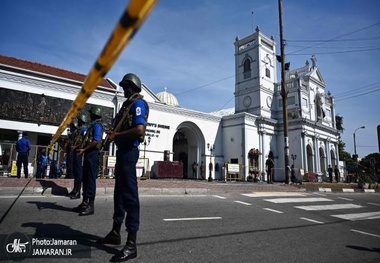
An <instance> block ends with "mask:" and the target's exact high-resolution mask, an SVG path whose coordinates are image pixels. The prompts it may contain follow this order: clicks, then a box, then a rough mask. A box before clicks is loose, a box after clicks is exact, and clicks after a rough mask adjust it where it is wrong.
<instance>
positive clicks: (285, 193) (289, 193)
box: [242, 192, 308, 197]
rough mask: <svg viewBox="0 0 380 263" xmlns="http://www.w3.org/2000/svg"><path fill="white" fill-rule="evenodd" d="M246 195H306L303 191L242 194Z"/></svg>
mask: <svg viewBox="0 0 380 263" xmlns="http://www.w3.org/2000/svg"><path fill="white" fill-rule="evenodd" d="M242 195H244V196H247V197H268V196H307V195H308V194H305V193H292V192H258V193H252V194H242Z"/></svg>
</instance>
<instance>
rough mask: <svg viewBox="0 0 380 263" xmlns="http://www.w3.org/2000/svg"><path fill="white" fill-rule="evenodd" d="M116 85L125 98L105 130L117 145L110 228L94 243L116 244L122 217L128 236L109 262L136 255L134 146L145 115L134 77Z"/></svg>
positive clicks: (139, 138)
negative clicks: (111, 123)
mask: <svg viewBox="0 0 380 263" xmlns="http://www.w3.org/2000/svg"><path fill="white" fill-rule="evenodd" d="M119 85H120V86H121V87H122V88H123V89H124V97H125V98H127V100H126V101H125V102H124V104H123V106H122V108H121V109H120V111H119V113H118V114H117V116H116V119H115V122H114V123H115V127H114V129H113V130H112V131H109V132H107V134H108V138H109V140H110V141H112V140H114V141H115V144H116V146H117V152H116V164H115V189H114V214H113V227H112V230H111V232H109V233H108V234H107V235H106V236H105V237H104V238H101V239H99V240H98V241H97V242H98V243H101V244H114V245H119V244H120V243H121V237H120V228H121V225H122V224H123V221H124V218H125V226H126V230H127V232H128V237H127V242H126V245H125V246H124V248H123V249H122V250H121V251H120V252H119V253H117V254H116V255H115V256H113V257H112V258H111V262H123V261H127V260H129V259H132V258H135V257H136V256H137V248H136V233H137V231H138V230H139V225H140V202H139V195H138V188H137V177H136V163H137V161H138V158H139V149H138V146H139V145H140V143H141V142H143V141H144V136H145V127H146V123H147V120H148V114H149V107H148V104H147V103H146V101H145V100H143V99H142V96H141V95H140V94H139V93H140V92H141V81H140V79H139V77H138V76H136V75H135V74H133V73H128V74H126V75H125V76H124V77H123V80H122V81H121V82H120V83H119ZM125 214H126V216H125Z"/></svg>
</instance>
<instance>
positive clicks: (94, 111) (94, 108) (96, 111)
mask: <svg viewBox="0 0 380 263" xmlns="http://www.w3.org/2000/svg"><path fill="white" fill-rule="evenodd" d="M88 112H90V113H91V114H94V115H96V116H98V117H102V111H101V109H100V107H99V106H96V105H94V106H92V107H91V109H90V110H89V111H88Z"/></svg>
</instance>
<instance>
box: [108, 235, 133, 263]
mask: <svg viewBox="0 0 380 263" xmlns="http://www.w3.org/2000/svg"><path fill="white" fill-rule="evenodd" d="M135 257H137V248H136V233H134V234H131V233H129V234H128V239H127V243H126V244H125V246H124V248H123V249H122V250H121V251H120V252H119V253H117V254H116V255H115V256H113V257H112V258H111V260H110V261H111V262H124V261H127V260H129V259H132V258H135Z"/></svg>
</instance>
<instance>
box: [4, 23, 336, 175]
mask: <svg viewBox="0 0 380 263" xmlns="http://www.w3.org/2000/svg"><path fill="white" fill-rule="evenodd" d="M234 45H235V75H236V83H235V89H234V95H235V107H234V108H233V109H227V110H223V111H220V112H214V113H204V112H200V111H195V110H190V109H185V108H182V107H180V104H179V103H178V100H177V99H176V98H175V97H174V96H173V95H172V94H171V93H169V92H168V91H167V90H166V88H165V91H163V92H160V93H158V94H154V93H153V92H152V91H151V90H150V89H149V88H148V87H147V86H146V85H143V91H142V94H143V95H144V98H145V99H146V100H147V102H148V104H149V107H150V114H149V123H148V125H147V130H146V131H147V134H146V137H145V138H146V142H145V143H142V144H141V146H140V155H141V158H142V159H143V160H144V162H143V163H144V166H145V167H146V170H147V171H154V169H153V168H154V164H155V163H156V162H159V161H164V159H165V155H164V152H165V153H166V155H167V154H169V155H170V157H169V159H170V161H178V162H180V163H181V164H182V165H183V176H184V178H189V179H206V178H205V176H206V177H209V176H211V178H213V179H218V180H222V179H225V178H226V175H227V169H226V168H225V167H227V165H226V164H227V163H228V164H235V169H236V165H238V166H237V167H238V171H236V170H234V173H236V177H235V178H237V179H241V180H250V179H252V177H253V176H254V177H255V178H256V177H257V178H258V179H259V180H263V181H265V180H267V171H266V168H265V163H266V161H267V159H268V158H269V159H271V160H273V162H274V180H275V181H283V180H285V171H284V170H285V169H284V143H283V120H282V119H283V117H282V98H281V96H280V90H281V87H280V85H279V83H278V80H277V68H276V53H275V50H276V43H275V41H274V39H273V37H267V36H265V35H264V34H263V33H262V32H261V31H260V30H259V28H257V29H256V32H255V33H253V34H252V35H250V36H247V37H245V38H243V39H239V38H238V37H237V38H236V39H235V42H234ZM311 62H312V63H311V64H310V63H309V62H308V61H307V62H306V64H305V66H303V67H301V68H298V69H295V70H288V71H287V72H286V84H287V89H288V92H289V93H288V116H289V121H288V127H289V128H288V135H289V147H290V148H289V150H290V154H291V157H292V159H293V160H291V162H293V163H294V166H295V167H296V168H297V169H301V171H305V172H306V173H307V172H309V173H313V174H322V175H325V174H326V171H327V167H328V165H331V166H332V167H335V165H337V164H338V163H339V160H338V135H339V133H338V131H337V129H336V126H335V103H334V99H333V97H332V95H331V94H330V93H326V92H325V89H326V84H325V82H324V80H323V77H322V74H321V72H320V71H319V69H318V67H317V65H316V59H315V57H312V58H311ZM85 77H86V76H85V75H81V74H77V73H73V72H70V71H68V70H63V69H57V68H54V67H50V66H46V65H41V64H38V63H33V62H29V61H23V60H19V59H17V58H10V57H5V56H0V95H1V96H0V101H1V105H2V111H1V113H0V142H1V143H2V145H3V152H4V147H5V148H6V146H4V145H5V144H6V143H10V144H11V143H14V142H15V141H16V140H17V139H18V138H19V134H21V133H22V131H28V132H29V134H30V140H31V142H32V144H33V145H37V146H39V145H42V146H46V145H48V144H49V143H50V140H51V138H52V135H54V134H55V132H56V130H57V128H58V126H59V124H60V123H61V122H62V121H63V119H64V117H65V114H66V113H67V111H68V110H69V109H70V107H71V104H72V101H73V100H74V99H75V97H76V95H77V94H78V92H79V90H80V88H81V86H82V84H83V81H84V79H85ZM142 81H143V80H142ZM232 91H233V89H231V92H232ZM124 100H125V98H124V97H123V93H122V92H121V91H120V89H119V87H118V86H117V84H115V82H114V81H112V80H110V79H105V80H104V81H103V82H102V83H101V85H99V86H98V87H97V89H96V91H95V92H94V94H93V95H92V96H91V97H90V98H89V100H88V101H87V105H86V107H85V108H84V111H87V110H88V109H89V108H90V107H91V105H99V106H101V108H102V112H103V123H104V125H105V127H106V128H108V127H109V126H110V123H111V121H112V118H113V116H114V115H115V114H116V112H117V111H118V109H120V107H121V105H122V103H123V102H124ZM66 135H67V132H65V133H64V134H63V135H62V136H66ZM115 152H116V148H115V146H114V145H111V146H110V149H108V152H107V155H109V156H113V155H114V154H115ZM3 155H4V153H3ZM12 158H14V155H12V156H11V158H10V159H12ZM194 162H195V163H197V165H198V166H197V170H196V173H195V174H194V173H193V171H192V164H193V163H194ZM202 163H203V166H204V167H205V169H204V174H202V173H201V172H200V167H201V166H202V165H201V164H202ZM8 164H9V162H8ZM231 167H232V166H231ZM31 168H33V162H32V161H31ZM229 173H232V171H231V170H230V171H229Z"/></svg>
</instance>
